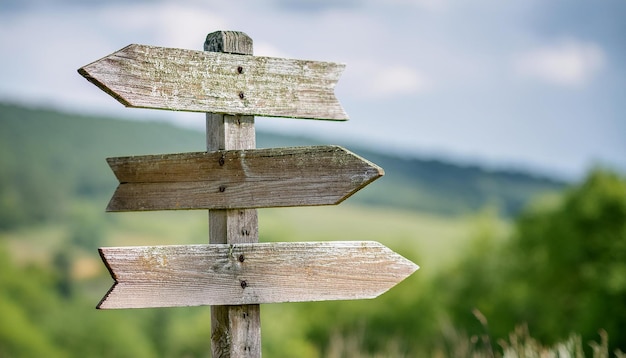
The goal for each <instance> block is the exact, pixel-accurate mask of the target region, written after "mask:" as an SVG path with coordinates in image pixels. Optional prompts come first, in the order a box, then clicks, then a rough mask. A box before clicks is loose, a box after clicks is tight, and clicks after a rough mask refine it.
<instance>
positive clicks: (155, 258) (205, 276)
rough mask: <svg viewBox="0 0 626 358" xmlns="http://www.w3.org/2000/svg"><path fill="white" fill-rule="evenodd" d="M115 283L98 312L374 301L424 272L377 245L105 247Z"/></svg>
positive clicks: (344, 243) (310, 243)
mask: <svg viewBox="0 0 626 358" xmlns="http://www.w3.org/2000/svg"><path fill="white" fill-rule="evenodd" d="M100 255H101V256H102V259H103V261H104V262H105V264H106V265H107V267H108V268H109V271H110V272H111V276H112V277H113V278H114V280H115V283H114V285H113V287H112V288H111V290H110V291H109V292H108V293H107V295H106V296H105V297H104V298H103V299H102V301H101V302H100V304H99V305H98V308H142V307H173V306H196V305H242V304H261V303H276V302H304V301H325V300H347V299H363V298H374V297H377V296H379V295H380V294H382V293H384V292H386V291H387V290H389V289H390V288H391V287H393V286H395V285H396V284H397V283H399V282H400V281H402V280H404V279H405V278H406V277H408V276H409V275H411V274H412V273H413V272H414V271H415V270H417V269H418V268H419V267H418V266H417V265H415V264H414V263H412V262H411V261H409V260H407V259H406V258H404V257H402V256H400V255H399V254H397V253H395V252H393V251H392V250H390V249H389V248H387V247H385V246H383V245H382V244H380V243H377V242H369V241H360V242H358V241H343V242H341V241H337V242H307V243H256V244H237V245H232V244H213V245H175V246H154V247H109V248H101V249H100Z"/></svg>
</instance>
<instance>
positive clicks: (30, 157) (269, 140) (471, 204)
mask: <svg viewBox="0 0 626 358" xmlns="http://www.w3.org/2000/svg"><path fill="white" fill-rule="evenodd" d="M204 143H205V139H204V133H202V132H200V131H194V130H190V129H183V128H179V127H176V126H173V125H171V124H167V123H161V122H142V121H131V120H120V119H112V118H99V117H93V116H85V115H77V114H71V113H62V112H59V111H55V110H51V109H41V108H39V109H34V108H26V107H23V106H17V105H13V104H0V164H1V165H2V170H1V171H0V229H2V228H4V229H7V228H11V227H15V226H20V225H24V224H30V223H33V222H38V221H45V220H50V219H54V218H57V217H59V215H62V213H63V210H64V208H65V207H66V206H67V205H68V202H69V200H72V199H75V198H94V197H97V198H102V197H108V196H109V195H110V194H111V193H112V192H113V190H114V189H115V186H116V184H117V182H116V180H115V177H114V176H113V174H112V173H111V171H110V170H109V168H108V166H107V164H106V162H105V158H106V157H111V156H126V155H142V154H157V153H176V152H186V151H202V150H204V146H205V144H204ZM257 143H258V147H266V148H267V147H279V146H286V145H310V144H342V143H322V142H320V141H315V140H311V139H302V138H294V137H285V136H278V135H275V134H269V133H262V132H261V133H258V134H257ZM346 147H347V148H348V149H350V150H352V151H354V152H356V153H358V154H360V155H362V156H363V157H365V158H367V159H368V160H371V161H373V162H375V163H376V164H378V165H380V166H381V167H383V168H384V169H385V172H386V174H385V176H384V177H383V178H381V179H379V180H378V181H376V182H374V183H373V184H371V185H370V186H368V187H367V188H365V189H364V190H362V191H360V192H359V193H358V194H357V195H355V196H354V197H352V198H351V199H350V202H351V203H363V204H368V205H379V206H387V207H396V208H403V209H410V210H419V211H424V212H431V213H436V214H445V215H458V214H463V213H468V212H473V211H476V210H478V209H481V208H483V207H485V206H495V207H497V208H498V209H499V210H500V212H501V213H503V214H505V215H507V216H508V215H512V214H515V213H517V212H518V211H519V210H520V208H522V207H523V206H524V205H525V203H526V202H527V201H528V200H529V199H530V198H531V197H533V196H535V195H537V194H539V193H541V192H545V191H553V190H558V189H560V188H562V187H563V186H564V183H562V182H559V181H556V180H552V179H549V178H541V177H537V176H534V175H531V174H527V173H522V172H506V171H489V170H485V169H482V168H480V167H477V166H460V165H456V164H452V163H446V162H443V161H439V160H432V159H430V160H425V159H418V158H399V157H395V156H392V155H388V154H383V153H377V152H371V151H369V150H367V149H362V148H355V147H351V146H346Z"/></svg>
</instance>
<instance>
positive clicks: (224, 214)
mask: <svg viewBox="0 0 626 358" xmlns="http://www.w3.org/2000/svg"><path fill="white" fill-rule="evenodd" d="M204 50H205V51H212V52H227V53H234V54H241V55H252V39H251V38H250V37H248V35H246V34H244V33H243V32H235V31H217V32H213V33H210V34H209V35H208V36H207V38H206V41H205V43H204ZM245 70H246V69H245V68H234V69H233V71H238V72H239V73H242V72H243V71H245ZM233 95H234V96H236V95H238V94H233ZM244 95H245V94H244ZM206 136H207V151H216V150H224V149H252V148H255V147H256V139H255V132H254V116H239V115H227V114H218V113H207V114H206ZM227 189H228V188H227ZM258 241H259V226H258V219H257V212H256V210H254V209H241V210H209V243H211V244H225V243H228V244H237V243H249V242H253V243H254V242H258ZM242 289H245V287H242ZM260 316H261V315H260V306H259V305H245V306H211V352H212V356H213V358H222V357H233V358H234V357H261V318H260Z"/></svg>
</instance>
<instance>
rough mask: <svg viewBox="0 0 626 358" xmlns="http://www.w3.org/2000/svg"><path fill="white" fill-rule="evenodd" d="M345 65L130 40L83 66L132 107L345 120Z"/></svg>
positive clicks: (82, 71) (89, 77)
mask: <svg viewBox="0 0 626 358" xmlns="http://www.w3.org/2000/svg"><path fill="white" fill-rule="evenodd" d="M344 67H345V65H343V64H337V63H332V62H318V61H307V60H292V59H283V58H272V57H255V56H248V55H237V54H228V53H217V52H202V51H192V50H183V49H174V48H164V47H154V46H145V45H136V44H133V45H129V46H127V47H125V48H123V49H121V50H119V51H117V52H115V53H113V54H111V55H108V56H106V57H104V58H102V59H100V60H97V61H95V62H93V63H91V64H88V65H86V66H84V67H82V68H80V69H79V70H78V72H79V73H80V74H81V75H82V76H83V77H85V78H86V79H87V80H89V81H90V82H92V83H93V84H95V85H96V86H98V87H99V88H100V89H102V90H103V91H104V92H106V93H108V94H109V95H111V96H112V97H113V98H115V99H116V100H118V101H119V102H121V103H122V104H123V105H125V106H127V107H139V108H155V109H166V110H176V111H192V112H212V113H228V114H244V115H259V116H268V117H293V118H309V119H328V120H347V119H348V116H347V114H346V113H345V111H344V110H343V108H342V107H341V104H340V103H339V102H338V100H337V98H336V97H335V94H334V87H335V85H336V83H337V81H338V80H339V77H340V76H341V73H342V72H343V69H344Z"/></svg>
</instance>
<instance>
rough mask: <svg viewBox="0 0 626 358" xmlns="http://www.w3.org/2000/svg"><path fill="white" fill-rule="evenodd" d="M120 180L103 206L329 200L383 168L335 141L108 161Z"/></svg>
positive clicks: (340, 197)
mask: <svg viewBox="0 0 626 358" xmlns="http://www.w3.org/2000/svg"><path fill="white" fill-rule="evenodd" d="M107 161H108V163H109V166H110V167H111V169H112V170H113V172H114V173H115V176H116V177H117V179H118V180H119V182H120V185H119V186H118V188H117V190H116V191H115V193H114V194H113V198H112V199H111V201H110V202H109V205H108V207H107V211H142V210H176V209H236V208H267V207H281V206H307V205H333V204H338V203H340V202H341V201H343V200H345V199H346V198H347V197H349V196H350V195H352V194H353V193H355V192H356V191H358V190H359V189H361V188H363V187H364V186H366V185H367V184H369V183H371V182H372V181H374V180H375V179H377V178H379V177H381V176H382V175H383V174H384V171H383V169H382V168H380V167H379V166H377V165H376V164H373V163H371V162H369V161H367V160H365V159H363V158H361V157H359V156H357V155H355V154H354V153H352V152H350V151H348V150H346V149H344V148H342V147H338V146H317V147H293V148H272V149H248V150H226V151H217V152H209V153H207V152H198V153H182V154H168V155H148V156H136V157H121V158H109V159H107Z"/></svg>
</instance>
